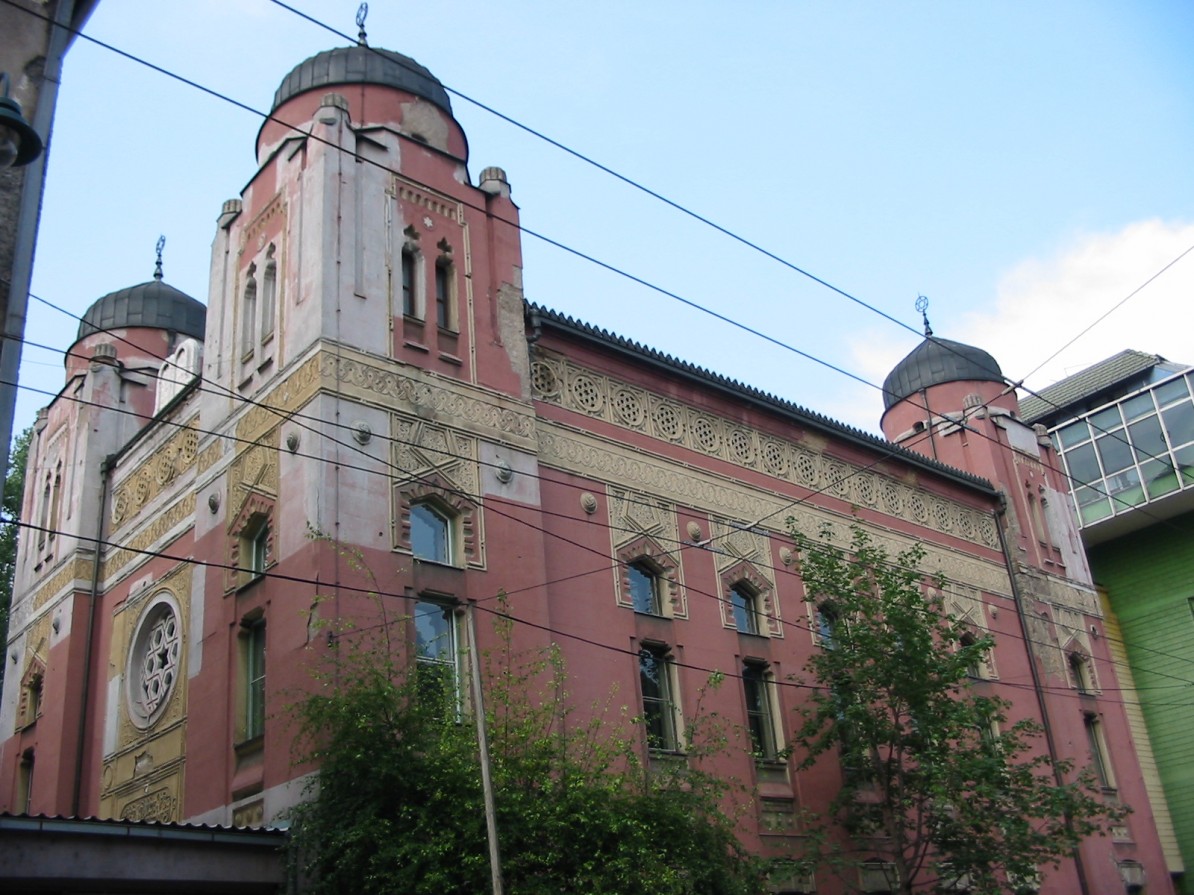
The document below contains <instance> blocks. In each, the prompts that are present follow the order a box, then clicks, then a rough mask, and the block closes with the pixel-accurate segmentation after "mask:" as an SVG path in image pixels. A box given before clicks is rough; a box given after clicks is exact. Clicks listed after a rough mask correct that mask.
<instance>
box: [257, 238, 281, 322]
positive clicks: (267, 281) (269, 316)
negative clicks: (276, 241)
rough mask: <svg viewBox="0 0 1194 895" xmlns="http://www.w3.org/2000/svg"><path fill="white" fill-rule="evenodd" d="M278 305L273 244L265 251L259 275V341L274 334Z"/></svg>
mask: <svg viewBox="0 0 1194 895" xmlns="http://www.w3.org/2000/svg"><path fill="white" fill-rule="evenodd" d="M277 305H278V263H277V262H276V261H275V260H274V246H272V245H271V246H270V247H269V249H267V250H266V253H265V272H264V273H263V274H262V275H261V341H262V342H265V341H266V340H267V339H268V338H269V337H270V336H272V335H273V334H274V317H276V316H277Z"/></svg>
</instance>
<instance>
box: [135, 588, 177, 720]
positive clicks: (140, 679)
mask: <svg viewBox="0 0 1194 895" xmlns="http://www.w3.org/2000/svg"><path fill="white" fill-rule="evenodd" d="M181 653H182V625H181V623H180V622H179V618H178V607H177V606H176V605H175V603H174V600H173V599H172V598H171V597H169V596H167V595H166V594H162V595H160V596H158V597H155V598H154V599H153V600H152V601H150V604H149V606H148V607H147V608H146V609H145V611H144V612H143V613H141V620H140V621H139V622H138V623H137V631H136V634H134V635H133V641H132V648H131V649H130V650H129V658H128V668H127V670H126V673H125V674H126V680H127V682H128V703H129V717H130V718H132V721H133V723H134V724H136V725H137V726H138V727H141V728H145V727H149V726H150V725H151V724H153V723H155V722H156V721H157V720H158V719H159V718H160V717H161V716H162V713H163V712H164V711H165V710H166V706H167V704H168V703H169V701H170V695H171V694H172V693H173V692H174V682H175V681H176V680H177V679H178V674H179V659H180V656H181Z"/></svg>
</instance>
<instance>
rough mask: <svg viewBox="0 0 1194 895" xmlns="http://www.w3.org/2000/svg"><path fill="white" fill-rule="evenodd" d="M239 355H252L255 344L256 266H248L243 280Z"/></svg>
mask: <svg viewBox="0 0 1194 895" xmlns="http://www.w3.org/2000/svg"><path fill="white" fill-rule="evenodd" d="M240 336H241V339H240V347H241V353H242V354H245V355H249V354H252V353H253V347H254V346H255V345H256V344H257V265H256V264H250V265H249V275H248V277H247V278H246V279H245V295H244V299H243V300H242V301H241V330H240Z"/></svg>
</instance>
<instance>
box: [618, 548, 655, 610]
mask: <svg viewBox="0 0 1194 895" xmlns="http://www.w3.org/2000/svg"><path fill="white" fill-rule="evenodd" d="M626 582H627V583H628V585H629V587H630V602H631V603H633V604H634V611H635V612H641V613H643V614H644V615H660V614H661V613H660V610H659V577H658V576H657V575H656V574H655V570H654V569H653V568H651V567H650V566H649V565H647V563H646V562H645V561H643V560H638V561H637V562H632V563H631V564H630V565H628V566H627V567H626Z"/></svg>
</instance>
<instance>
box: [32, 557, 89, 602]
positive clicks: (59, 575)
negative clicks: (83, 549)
mask: <svg viewBox="0 0 1194 895" xmlns="http://www.w3.org/2000/svg"><path fill="white" fill-rule="evenodd" d="M91 573H92V560H90V559H74V560H69V561H68V562H67V563H66V564H65V565H64V566H63V567H62V568H61V569H59V570H58V571H57V572H55V573H54V577H53V578H51V579H50V580H49V581H47V582H46V583H45V584H43V585H42V586H41V587H39V588H38V589H37V593H36V594H34V596H33V608H34V611H36V610H38V609H41V608H42V607H43V606H45V605H46V604H47V603H48V602H50V600H52V599H53V598H54V597H56V596H58V595H59V594H61V593H62V591H63V590H65V589H66V587H67V586H68V585H70V584H71V583H73V582H80V581H85V582H87V583H88V584H90V582H91Z"/></svg>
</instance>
